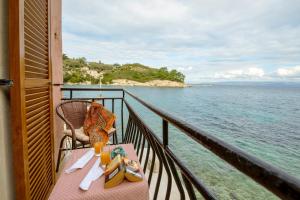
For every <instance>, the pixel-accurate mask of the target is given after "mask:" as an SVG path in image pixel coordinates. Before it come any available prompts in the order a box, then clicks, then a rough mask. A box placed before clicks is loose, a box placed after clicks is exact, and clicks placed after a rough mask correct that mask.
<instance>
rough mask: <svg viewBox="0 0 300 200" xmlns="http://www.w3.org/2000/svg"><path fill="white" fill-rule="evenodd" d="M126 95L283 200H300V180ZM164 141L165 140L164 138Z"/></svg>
mask: <svg viewBox="0 0 300 200" xmlns="http://www.w3.org/2000/svg"><path fill="white" fill-rule="evenodd" d="M124 91H125V94H128V95H129V96H131V97H133V98H134V99H135V100H137V101H138V102H139V103H141V104H142V105H144V106H145V107H147V108H148V109H150V110H151V111H153V112H154V113H156V114H157V115H159V116H160V117H161V118H163V119H164V120H166V121H168V122H169V123H171V124H172V125H174V126H175V127H177V128H178V129H180V130H181V131H182V132H184V133H185V134H186V135H188V136H189V137H191V138H192V139H193V140H194V141H196V142H198V143H199V144H201V145H203V146H204V147H206V148H207V149H208V150H210V151H211V152H213V153H214V154H215V155H217V156H219V157H220V158H221V159H223V160H225V161H226V162H228V163H229V164H231V165H232V166H233V167H235V168H237V169H238V170H239V171H241V172H243V173H244V174H246V175H248V176H249V177H251V178H252V179H253V180H255V181H256V182H258V183H259V184H261V185H262V186H264V187H265V188H267V189H268V190H270V191H271V192H273V193H274V194H276V195H277V196H278V197H280V198H283V199H300V180H299V179H297V178H295V177H293V176H291V175H289V174H287V173H286V172H284V171H282V170H280V169H278V168H276V167H274V166H272V165H270V164H268V163H266V162H264V161H262V160H260V159H258V158H256V157H254V156H252V155H250V154H248V153H246V152H244V151H242V150H240V149H238V148H236V147H234V146H232V145H230V144H228V143H226V142H224V141H222V140H220V139H218V138H216V137H214V136H212V135H210V134H207V133H206V132H204V131H202V130H200V129H199V128H197V127H195V126H193V125H191V124H189V123H187V122H185V121H183V120H181V119H179V118H177V117H175V116H172V115H171V114H169V113H167V112H165V111H163V110H161V109H159V108H157V107H155V106H153V105H151V104H149V103H147V102H145V101H144V100H142V99H141V98H139V97H137V96H135V95H133V94H132V93H130V92H129V91H127V90H124ZM163 137H165V136H163Z"/></svg>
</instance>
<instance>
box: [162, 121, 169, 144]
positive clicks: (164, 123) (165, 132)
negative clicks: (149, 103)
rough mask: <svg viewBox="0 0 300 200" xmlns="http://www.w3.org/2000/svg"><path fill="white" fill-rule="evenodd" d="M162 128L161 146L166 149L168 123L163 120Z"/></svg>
mask: <svg viewBox="0 0 300 200" xmlns="http://www.w3.org/2000/svg"><path fill="white" fill-rule="evenodd" d="M162 128H163V145H164V147H167V146H168V145H169V128H168V121H167V120H165V119H163V120H162Z"/></svg>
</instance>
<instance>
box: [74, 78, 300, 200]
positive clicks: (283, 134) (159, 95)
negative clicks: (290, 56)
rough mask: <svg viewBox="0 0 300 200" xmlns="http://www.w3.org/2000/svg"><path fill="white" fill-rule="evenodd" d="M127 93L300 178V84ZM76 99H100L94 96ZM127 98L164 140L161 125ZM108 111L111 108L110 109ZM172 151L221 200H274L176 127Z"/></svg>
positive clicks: (204, 86) (134, 89) (229, 85)
mask: <svg viewBox="0 0 300 200" xmlns="http://www.w3.org/2000/svg"><path fill="white" fill-rule="evenodd" d="M95 87H96V86H95ZM127 89H128V90H129V91H131V92H133V93H134V94H136V95H138V96H140V97H141V98H142V99H144V100H146V101H148V102H150V103H152V104H153V105H156V106H157V107H160V108H162V109H163V110H166V111H167V112H169V113H171V114H174V115H175V116H177V117H179V118H182V119H183V120H185V121H188V122H189V123H191V124H193V125H194V126H197V127H199V128H200V129H202V130H204V131H206V132H208V133H209V134H211V135H214V136H217V137H218V138H220V139H222V140H224V141H226V142H228V143H230V144H232V145H235V146H237V147H239V148H240V149H242V150H244V151H246V152H248V153H250V154H252V155H254V156H256V157H258V158H260V159H262V160H264V161H266V162H268V163H270V164H272V165H275V166H276V167H278V168H280V169H282V170H284V171H286V172H288V173H289V174H290V175H292V176H295V177H298V178H300V84H283V83H272V84H271V83H259V84H258V83H256V84H254V83H226V84H225V83H218V84H202V85H193V86H192V87H190V88H147V87H128V88H127ZM76 95H77V96H90V95H95V96H97V94H96V93H92V92H89V93H86V92H85V93H78V94H75V96H76ZM103 95H105V96H111V95H113V94H112V93H110V94H103ZM127 98H128V99H129V101H130V103H131V104H132V105H134V108H135V109H136V110H138V111H139V112H138V113H140V114H141V116H142V117H143V119H144V120H145V121H146V122H147V123H148V124H149V126H150V127H151V128H152V129H153V130H154V131H155V133H156V134H157V135H158V136H160V137H161V120H160V119H158V118H157V117H156V116H155V115H154V114H152V113H151V112H150V111H149V110H147V109H145V108H143V107H142V106H141V105H139V104H138V103H136V102H135V101H134V100H133V99H130V98H129V97H127ZM106 106H108V107H109V105H108V104H107V105H106ZM117 109H118V107H117V108H116V110H117ZM170 146H171V148H172V150H174V152H175V153H176V154H177V155H178V156H180V157H181V158H183V160H184V162H185V163H186V165H187V166H188V167H189V169H190V170H192V171H193V172H194V173H195V174H197V176H198V177H199V178H200V179H201V180H202V181H203V182H204V183H205V184H206V185H208V187H209V188H210V189H211V190H212V191H213V192H214V193H215V194H216V196H217V197H219V198H220V199H276V197H274V196H273V195H272V194H271V193H269V192H267V191H266V190H265V189H263V188H262V187H260V186H258V185H257V184H255V183H254V182H253V181H252V180H250V179H249V178H248V177H246V176H244V175H242V174H241V173H239V172H238V171H237V170H235V169H234V168H232V167H231V166H229V165H228V164H226V163H225V162H223V161H222V160H220V159H219V158H218V157H216V156H214V155H213V154H212V153H210V152H209V151H208V150H206V149H205V148H203V147H201V146H200V145H199V144H197V143H195V142H193V141H192V140H191V139H189V138H187V137H186V136H185V135H184V134H183V133H181V132H180V131H178V130H177V129H176V128H174V127H172V126H171V127H170Z"/></svg>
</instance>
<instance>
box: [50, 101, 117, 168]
mask: <svg viewBox="0 0 300 200" xmlns="http://www.w3.org/2000/svg"><path fill="white" fill-rule="evenodd" d="M91 103H92V102H90V101H80V100H71V101H65V102H62V103H60V104H59V105H58V106H57V107H56V113H57V115H58V116H59V117H60V118H61V119H62V120H63V121H64V123H65V128H64V136H63V137H62V139H61V141H60V146H59V152H58V158H57V165H56V172H58V170H59V165H60V159H61V153H62V151H66V150H71V149H77V148H84V147H86V146H88V145H89V144H90V140H89V136H87V135H85V134H84V131H83V123H84V120H85V116H86V113H87V110H88V108H89V106H90V105H91ZM114 134H116V129H115V128H111V129H110V131H109V132H108V135H109V137H110V136H112V135H114ZM68 137H69V138H71V139H72V147H71V149H69V148H63V144H64V141H65V139H66V138H68Z"/></svg>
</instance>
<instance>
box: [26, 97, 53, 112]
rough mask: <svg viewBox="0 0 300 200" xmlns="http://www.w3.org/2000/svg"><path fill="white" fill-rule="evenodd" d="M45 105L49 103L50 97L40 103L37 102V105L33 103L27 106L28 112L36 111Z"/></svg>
mask: <svg viewBox="0 0 300 200" xmlns="http://www.w3.org/2000/svg"><path fill="white" fill-rule="evenodd" d="M45 105H49V99H47V100H46V101H41V102H39V103H36V104H35V105H32V106H27V107H26V112H27V113H30V112H32V111H35V110H36V109H38V108H40V107H41V106H45Z"/></svg>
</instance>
